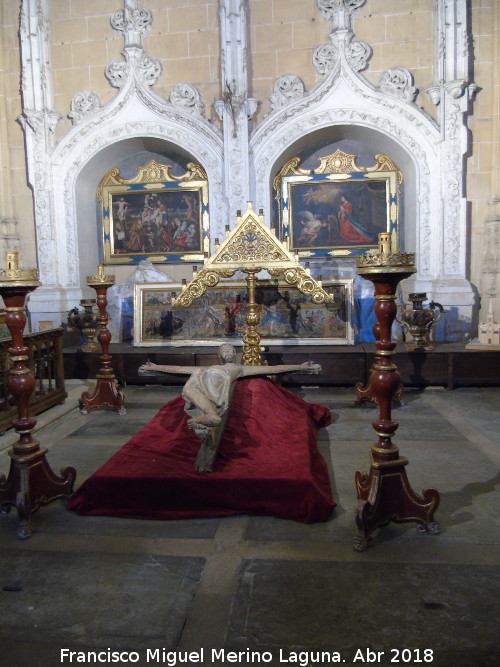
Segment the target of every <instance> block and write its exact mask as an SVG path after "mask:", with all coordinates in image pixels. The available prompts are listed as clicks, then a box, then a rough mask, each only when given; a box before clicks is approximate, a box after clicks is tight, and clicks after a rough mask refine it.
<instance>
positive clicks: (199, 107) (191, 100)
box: [169, 81, 205, 116]
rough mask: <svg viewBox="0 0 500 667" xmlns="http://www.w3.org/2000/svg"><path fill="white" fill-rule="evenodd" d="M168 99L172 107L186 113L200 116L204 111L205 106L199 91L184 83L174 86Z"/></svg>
mask: <svg viewBox="0 0 500 667" xmlns="http://www.w3.org/2000/svg"><path fill="white" fill-rule="evenodd" d="M169 99H170V103H171V104H172V105H173V106H174V107H179V108H180V109H184V110H185V111H187V112H188V113H191V114H195V115H197V116H202V115H203V113H204V111H205V105H204V104H203V101H202V99H201V95H200V93H199V91H198V90H197V89H196V88H195V86H193V85H191V84H190V83H187V82H186V81H181V82H180V83H176V84H175V86H174V87H173V88H172V92H171V93H170V98H169Z"/></svg>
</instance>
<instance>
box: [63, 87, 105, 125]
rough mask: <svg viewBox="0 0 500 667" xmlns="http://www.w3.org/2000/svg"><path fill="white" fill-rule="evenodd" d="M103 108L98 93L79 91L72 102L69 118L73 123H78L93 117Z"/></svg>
mask: <svg viewBox="0 0 500 667" xmlns="http://www.w3.org/2000/svg"><path fill="white" fill-rule="evenodd" d="M101 107H102V102H101V98H100V97H99V95H98V94H97V93H94V92H93V91H92V90H79V91H78V92H77V93H76V94H75V95H74V96H73V99H72V100H71V106H70V109H71V110H70V112H69V114H68V117H69V118H71V120H72V122H73V123H78V122H80V121H81V120H82V119H83V118H88V117H89V116H93V115H94V114H95V113H96V112H97V111H99V109H100V108H101Z"/></svg>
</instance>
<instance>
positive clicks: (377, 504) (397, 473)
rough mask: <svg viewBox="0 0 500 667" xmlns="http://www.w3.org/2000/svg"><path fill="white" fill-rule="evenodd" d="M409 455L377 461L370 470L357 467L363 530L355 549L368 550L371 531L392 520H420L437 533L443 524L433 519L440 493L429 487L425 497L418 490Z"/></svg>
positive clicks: (359, 521)
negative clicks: (409, 471) (408, 473)
mask: <svg viewBox="0 0 500 667" xmlns="http://www.w3.org/2000/svg"><path fill="white" fill-rule="evenodd" d="M407 463H408V459H405V458H402V457H401V458H397V459H395V460H393V461H387V462H374V461H372V466H371V468H370V472H369V473H368V474H365V473H362V472H359V471H357V472H356V476H355V482H356V488H357V497H358V506H357V511H356V523H357V525H358V529H359V531H360V534H359V535H356V536H355V537H354V541H353V542H354V549H355V550H356V551H365V549H367V547H368V546H369V544H370V542H371V540H372V537H371V534H372V533H373V531H374V530H376V529H377V528H380V527H382V526H385V525H387V524H388V523H389V522H391V521H394V522H395V523H406V522H410V521H416V522H417V523H419V524H420V528H421V530H423V531H425V532H427V533H432V534H433V535H436V534H438V533H439V532H440V526H439V524H438V523H436V522H435V521H434V519H433V516H434V512H435V511H436V509H437V508H438V505H439V493H438V491H436V490H435V489H425V490H424V491H422V497H420V496H419V495H418V494H416V493H415V492H414V491H413V489H412V488H411V486H410V482H409V481H408V477H407V476H406V470H405V466H406V465H407Z"/></svg>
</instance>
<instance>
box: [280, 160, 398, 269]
mask: <svg viewBox="0 0 500 667" xmlns="http://www.w3.org/2000/svg"><path fill="white" fill-rule="evenodd" d="M355 157H356V156H353V155H349V154H347V153H343V152H342V151H336V152H335V153H334V154H333V155H330V156H325V158H320V162H321V167H320V168H318V169H316V170H314V171H312V170H309V171H308V170H303V169H300V168H299V167H298V162H297V161H298V158H294V159H293V160H290V161H289V162H288V163H287V164H286V165H285V167H284V168H283V169H282V170H281V172H280V175H279V177H278V178H277V179H275V188H279V191H280V236H281V238H282V239H284V238H288V241H289V244H290V249H291V250H293V251H295V252H299V253H302V254H303V255H304V256H308V257H314V256H318V257H321V256H325V255H330V256H334V255H351V254H359V253H364V252H366V251H367V250H368V249H370V248H376V247H377V246H378V234H379V233H380V232H390V233H391V235H392V237H393V241H394V243H397V235H398V232H399V221H398V215H399V195H400V191H399V185H400V183H401V174H400V172H399V171H398V170H397V169H396V168H395V166H394V164H393V163H392V162H390V161H388V160H389V158H387V156H377V164H376V166H375V167H373V168H367V167H362V168H359V167H357V165H356V163H355ZM381 158H383V159H381ZM387 167H394V168H393V169H387ZM332 168H337V169H338V171H337V172H335V173H334V172H330V171H328V170H329V169H332Z"/></svg>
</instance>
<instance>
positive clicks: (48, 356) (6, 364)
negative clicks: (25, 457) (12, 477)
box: [0, 329, 67, 433]
mask: <svg viewBox="0 0 500 667" xmlns="http://www.w3.org/2000/svg"><path fill="white" fill-rule="evenodd" d="M62 336H63V330H62V329H49V330H47V331H39V332H37V333H32V334H26V335H25V336H24V344H25V345H26V347H27V348H28V356H29V361H28V365H29V367H30V369H31V372H32V373H33V376H34V378H35V389H34V391H33V393H32V395H31V398H30V414H31V415H37V414H39V413H40V412H43V411H44V410H48V409H49V408H52V407H53V406H54V405H58V404H59V403H64V400H65V398H66V396H67V393H66V390H65V388H64V363H63V338H62ZM10 346H11V340H10V338H2V339H0V433H3V432H4V431H6V430H7V429H8V428H10V427H11V425H12V424H11V422H12V420H13V419H14V418H15V417H16V416H17V408H16V404H15V399H14V397H13V396H12V395H11V393H10V392H9V388H8V383H7V380H8V378H9V372H10V368H11V361H10V357H9V352H8V350H9V347H10Z"/></svg>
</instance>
